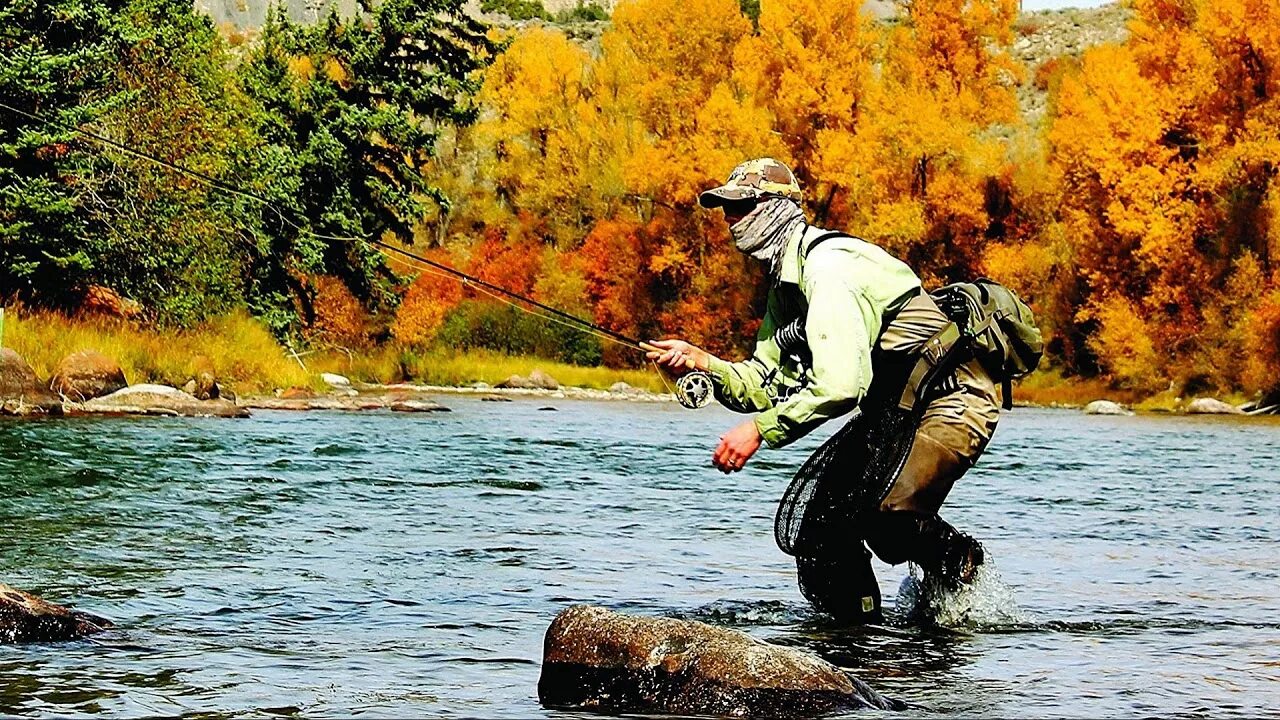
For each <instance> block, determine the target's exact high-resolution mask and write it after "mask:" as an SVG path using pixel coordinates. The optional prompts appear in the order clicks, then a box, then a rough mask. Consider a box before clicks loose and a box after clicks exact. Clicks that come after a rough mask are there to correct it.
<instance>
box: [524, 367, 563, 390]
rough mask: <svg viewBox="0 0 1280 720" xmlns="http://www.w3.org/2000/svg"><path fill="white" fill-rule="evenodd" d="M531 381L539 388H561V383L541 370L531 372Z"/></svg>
mask: <svg viewBox="0 0 1280 720" xmlns="http://www.w3.org/2000/svg"><path fill="white" fill-rule="evenodd" d="M529 382H530V383H531V384H532V385H533V387H535V388H538V389H539V390H559V389H560V383H559V382H558V381H557V380H556V379H555V378H553V377H551V376H550V375H548V374H546V373H544V372H542V371H541V370H534V371H533V372H531V373H529Z"/></svg>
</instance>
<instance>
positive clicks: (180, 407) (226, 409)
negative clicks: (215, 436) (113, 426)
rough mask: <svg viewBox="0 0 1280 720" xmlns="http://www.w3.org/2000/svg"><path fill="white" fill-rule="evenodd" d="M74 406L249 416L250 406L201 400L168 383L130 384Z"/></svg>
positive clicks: (92, 410)
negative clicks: (244, 406)
mask: <svg viewBox="0 0 1280 720" xmlns="http://www.w3.org/2000/svg"><path fill="white" fill-rule="evenodd" d="M75 409H76V410H78V411H80V412H87V413H107V414H113V415H170V416H180V417H249V410H248V408H243V407H240V406H238V405H236V404H235V403H233V402H231V401H230V400H221V399H219V400H198V399H196V398H195V396H193V395H190V394H188V393H185V392H183V391H181V390H179V389H177V388H172V387H169V386H167V385H130V386H129V387H127V388H125V389H123V390H117V391H116V392H113V393H111V394H110V395H107V396H105V397H100V398H95V399H93V400H90V401H88V402H84V403H79V404H78V405H76V406H75Z"/></svg>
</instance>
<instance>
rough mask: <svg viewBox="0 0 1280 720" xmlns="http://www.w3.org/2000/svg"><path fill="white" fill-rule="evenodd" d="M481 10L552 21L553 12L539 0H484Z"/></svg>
mask: <svg viewBox="0 0 1280 720" xmlns="http://www.w3.org/2000/svg"><path fill="white" fill-rule="evenodd" d="M480 10H481V11H482V12H487V13H502V14H503V15H506V16H507V17H509V18H511V19H512V20H544V21H547V22H550V21H551V13H549V12H547V9H546V8H545V7H543V6H542V3H541V2H540V1H539V0H482V1H481V3H480Z"/></svg>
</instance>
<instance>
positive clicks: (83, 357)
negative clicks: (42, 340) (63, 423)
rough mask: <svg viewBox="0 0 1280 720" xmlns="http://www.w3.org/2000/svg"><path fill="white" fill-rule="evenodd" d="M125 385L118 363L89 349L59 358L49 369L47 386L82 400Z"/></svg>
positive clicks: (127, 384) (70, 398)
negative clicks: (53, 366)
mask: <svg viewBox="0 0 1280 720" xmlns="http://www.w3.org/2000/svg"><path fill="white" fill-rule="evenodd" d="M128 386H129V383H128V381H127V380H125V377H124V370H121V369H120V363H118V362H116V361H115V360H113V359H111V358H109V357H107V356H106V355H103V354H102V353H100V352H95V351H93V350H81V351H80V352H74V353H71V354H70V355H68V356H66V357H64V358H62V360H61V362H59V363H58V365H57V367H55V368H54V369H53V377H52V378H50V379H49V389H50V390H52V391H54V392H56V393H58V394H59V395H61V396H63V397H65V398H67V399H68V400H71V401H73V402H84V401H85V400H92V399H94V398H97V397H102V396H103V395H110V394H111V393H113V392H115V391H117V390H121V389H124V388H126V387H128Z"/></svg>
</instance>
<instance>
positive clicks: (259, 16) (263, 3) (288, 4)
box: [195, 0, 356, 29]
mask: <svg viewBox="0 0 1280 720" xmlns="http://www.w3.org/2000/svg"><path fill="white" fill-rule="evenodd" d="M273 5H283V6H284V8H285V11H286V12H287V13H288V14H289V17H290V18H291V19H293V20H296V21H298V22H315V21H316V20H317V19H319V18H321V17H323V16H324V15H325V14H326V13H327V12H328V11H329V8H331V7H336V8H337V9H338V12H339V13H341V14H344V15H350V14H353V13H355V11H356V0H195V7H196V9H197V10H199V11H200V12H203V13H207V14H208V15H209V16H210V17H212V18H213V21H214V23H216V24H219V25H222V24H231V25H234V26H235V27H237V28H240V29H251V28H258V27H261V26H262V24H263V23H264V22H266V19H267V9H268V8H270V7H271V6H273Z"/></svg>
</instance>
